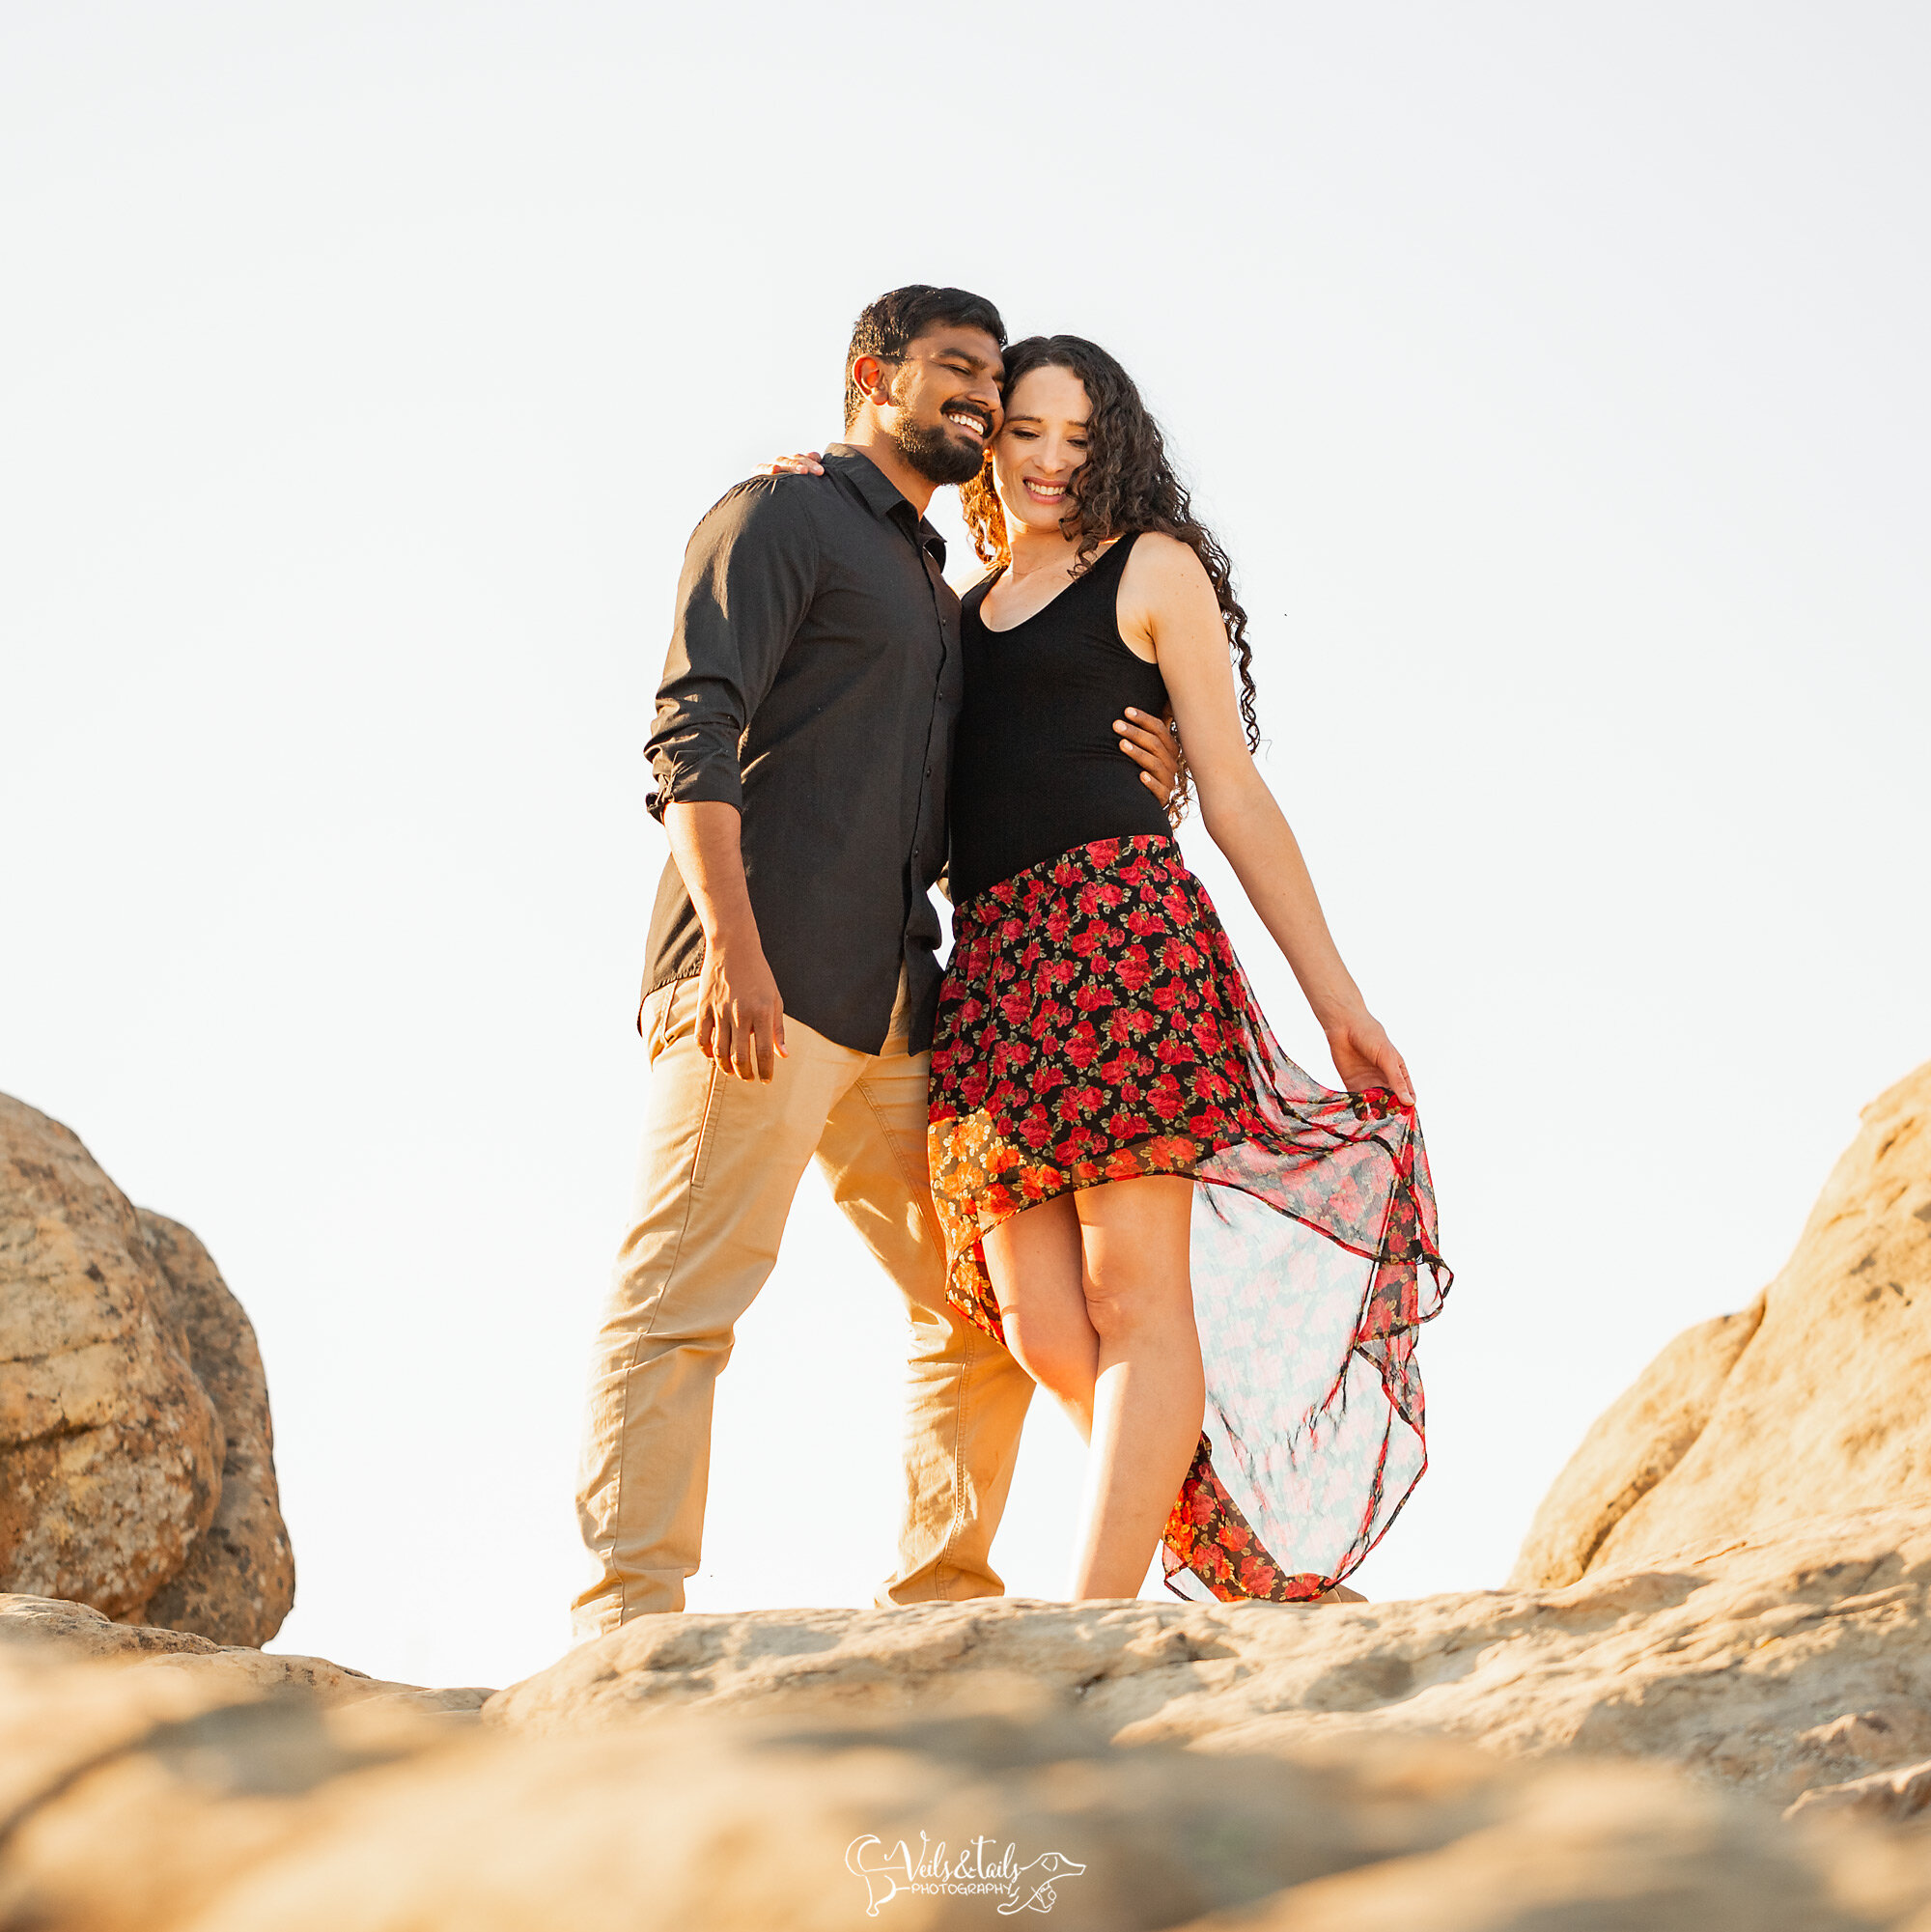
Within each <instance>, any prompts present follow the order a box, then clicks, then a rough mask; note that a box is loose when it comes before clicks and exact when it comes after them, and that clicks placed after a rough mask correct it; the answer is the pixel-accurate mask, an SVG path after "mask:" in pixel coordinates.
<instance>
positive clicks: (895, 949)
mask: <svg viewBox="0 0 1931 1932" xmlns="http://www.w3.org/2000/svg"><path fill="white" fill-rule="evenodd" d="M825 468H826V474H825V475H823V476H775V477H772V476H757V477H752V478H750V479H749V480H748V481H747V482H744V483H741V484H739V485H738V487H737V488H736V489H735V490H732V491H731V492H730V494H729V495H727V496H726V497H725V498H724V499H723V501H722V502H720V503H719V504H718V505H717V506H716V508H715V509H714V510H713V511H712V512H711V514H710V515H709V516H708V517H706V518H705V519H704V520H703V522H701V523H700V524H699V525H698V526H697V529H696V531H695V532H694V533H693V535H692V537H691V540H690V546H689V547H688V549H686V552H685V559H684V575H683V578H682V580H681V581H680V582H679V584H678V592H677V623H676V628H675V630H673V632H672V635H671V644H670V653H669V656H668V657H667V658H666V659H665V662H664V675H663V683H662V685H661V686H660V687H659V688H658V707H657V719H656V724H655V728H654V729H653V731H652V733H651V741H650V747H649V756H650V760H651V767H652V771H653V773H654V775H655V777H656V780H657V784H656V789H655V790H654V791H653V793H652V795H651V810H652V812H653V813H654V814H656V816H657V817H658V818H659V819H661V818H662V816H663V810H664V807H665V806H666V805H670V804H686V803H690V802H694V801H698V800H703V799H716V800H721V801H722V802H724V803H726V804H732V805H736V806H738V807H739V809H740V810H741V812H742V816H743V826H742V849H743V854H744V877H745V880H746V882H748V884H749V886H750V893H751V909H752V910H753V911H754V912H755V913H756V915H757V920H758V933H759V937H760V938H762V939H763V941H764V948H765V957H766V958H767V959H768V960H769V961H770V967H771V971H772V973H773V974H774V975H775V977H776V979H777V983H778V991H779V993H780V994H782V995H783V997H784V1004H785V1011H786V1013H788V1014H792V1015H795V1016H796V1017H797V1018H798V1019H799V1020H801V1021H803V1022H804V1023H805V1024H806V1025H807V1026H811V1027H814V1028H815V1029H816V1030H817V1031H819V1032H820V1033H823V1034H824V1035H825V1036H826V1038H827V1039H830V1040H835V1041H836V1042H837V1043H838V1044H839V1045H840V1046H842V1047H850V1048H853V1049H854V1050H856V1051H859V1052H864V1053H875V1052H877V1051H878V1050H879V1049H880V1048H881V1047H882V1045H883V1044H884V1038H885V1031H886V1028H887V1027H888V1026H889V1024H890V1022H891V1014H892V1004H893V1001H894V999H895V998H896V996H897V993H898V982H899V969H900V966H901V965H902V964H903V966H904V967H905V969H906V972H907V973H908V975H909V985H910V997H911V1006H912V1030H911V1050H912V1051H913V1052H923V1051H924V1050H925V1049H926V1048H927V1047H929V1046H930V1045H931V1044H932V1021H933V1012H934V1009H935V1007H936V1006H937V1004H938V979H939V972H938V941H939V924H938V913H937V911H936V910H934V908H933V905H932V901H931V899H930V897H929V896H928V892H929V888H930V886H931V885H932V883H933V882H934V881H935V880H936V879H937V878H938V876H939V874H940V873H941V872H942V871H943V870H944V869H945V857H946V826H945V790H946V784H947V780H948V777H949V775H950V769H951V762H952V732H953V726H954V723H955V722H956V720H957V718H958V714H959V703H960V696H961V691H962V686H963V677H962V671H961V656H960V647H959V600H958V599H957V598H956V597H954V595H953V594H952V591H951V590H950V588H949V587H948V586H947V584H946V582H945V579H944V577H943V576H942V575H941V574H940V572H941V570H942V569H943V567H944V563H945V543H944V540H943V539H942V538H941V537H940V536H939V534H938V531H937V530H935V529H934V528H933V527H932V525H931V524H930V523H928V522H927V521H926V520H925V519H924V518H922V517H920V516H918V514H917V513H916V512H915V511H914V510H913V509H912V507H911V505H910V503H909V502H907V501H906V499H905V497H904V496H902V495H901V494H900V493H899V491H898V490H896V489H895V488H894V487H893V486H892V485H891V484H890V483H889V482H887V481H886V479H885V477H884V475H883V473H882V471H881V470H880V469H879V468H878V467H877V466H876V465H875V464H874V463H873V462H871V461H870V460H869V459H868V458H867V457H865V456H863V455H861V454H860V453H859V452H858V451H857V450H855V449H852V448H850V447H848V446H846V445H843V444H836V443H834V444H833V445H832V446H831V448H830V449H829V450H827V451H826V457H825ZM703 964H704V936H703V933H702V932H701V930H700V929H699V927H698V923H697V913H696V910H695V909H694V908H693V907H692V905H691V903H690V895H689V894H688V893H687V892H686V890H685V886H684V880H683V878H682V876H681V875H680V874H679V872H678V869H677V863H676V861H675V860H674V859H673V860H672V861H671V862H670V863H669V864H668V865H666V866H665V868H664V874H663V879H662V882H661V883H660V884H659V885H658V900H657V908H656V910H655V912H654V913H653V915H652V918H651V937H650V964H649V967H648V969H647V971H646V974H645V978H644V991H645V993H646V994H650V993H653V992H655V991H656V990H657V989H658V987H660V986H665V985H667V984H668V983H669V982H670V981H672V980H675V979H687V978H689V977H690V976H691V975H693V974H694V973H696V972H698V971H699V970H700V969H701V968H702V966H703Z"/></svg>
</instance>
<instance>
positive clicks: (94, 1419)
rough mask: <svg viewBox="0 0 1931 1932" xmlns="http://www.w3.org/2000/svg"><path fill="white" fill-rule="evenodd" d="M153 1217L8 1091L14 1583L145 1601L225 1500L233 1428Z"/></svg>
mask: <svg viewBox="0 0 1931 1932" xmlns="http://www.w3.org/2000/svg"><path fill="white" fill-rule="evenodd" d="M167 1293H168V1291H167V1287H166V1284H165V1282H164V1280H163V1278H162V1274H161V1270H160V1266H159V1264H158V1263H157V1262H156V1261H155V1259H154V1252H153V1250H152V1249H151V1248H150V1247H149V1246H148V1241H147V1237H146V1235H145V1234H143V1232H142V1230H141V1224H140V1221H139V1220H138V1219H137V1218H136V1217H135V1214H134V1210H133V1209H132V1207H130V1206H129V1205H128V1203H127V1201H126V1197H125V1196H124V1195H123V1194H122V1193H121V1191H120V1190H119V1189H118V1188H116V1187H115V1186H114V1184H113V1183H112V1182H111V1181H110V1180H108V1178H107V1176H106V1175H105V1174H103V1173H102V1172H101V1171H100V1169H99V1168H98V1166H97V1165H96V1164H95V1162H94V1161H93V1159H92V1158H91V1157H90V1156H89V1154H88V1152H87V1149H86V1148H84V1147H83V1146H82V1145H81V1144H80V1142H79V1140H78V1139H77V1138H76V1137H75V1136H74V1135H73V1134H70V1133H69V1131H68V1130H67V1129H66V1128H64V1127H62V1126H61V1125H60V1124H59V1123H58V1122H56V1121H51V1120H49V1119H47V1118H46V1116H45V1115H44V1114H41V1113H37V1112H35V1111H34V1109H33V1108H32V1107H30V1106H22V1105H21V1104H20V1103H19V1102H18V1101H15V1100H10V1099H7V1098H5V1097H0V1588H5V1589H9V1590H18V1591H26V1592H30V1593H32V1594H34V1595H38V1596H46V1597H67V1598H73V1599H76V1600H78V1601H80V1602H83V1603H90V1604H94V1605H96V1606H97V1607H98V1608H99V1609H101V1610H105V1611H107V1612H108V1614H109V1615H112V1616H120V1615H125V1614H127V1613H129V1612H134V1611H138V1610H140V1609H141V1608H142V1606H143V1605H145V1604H146V1603H147V1601H148V1599H149V1598H150V1597H152V1596H153V1595H154V1592H155V1591H156V1590H158V1589H159V1588H160V1587H161V1586H162V1584H164V1583H166V1582H168V1581H169V1580H170V1579H171V1578H173V1577H175V1576H177V1575H179V1574H180V1572H181V1571H182V1568H183V1567H184V1566H185V1564H186V1562H187V1558H188V1552H189V1551H190V1550H191V1549H192V1548H193V1546H194V1542H195V1539H196V1538H197V1537H198V1536H199V1535H200V1534H201V1533H202V1531H203V1530H205V1529H206V1528H207V1527H208V1526H209V1524H210V1522H212V1521H213V1518H214V1510H215V1505H216V1503H217V1501H218V1500H219V1498H220V1493H221V1438H220V1423H219V1420H218V1418H217V1417H216V1415H215V1414H214V1408H213V1405H212V1404H211V1403H210V1401H209V1398H208V1394H207V1391H206V1390H205V1389H204V1388H203V1387H202V1386H201V1384H200V1383H199V1382H198V1381H197V1380H196V1379H195V1376H194V1372H193V1370H192V1369H191V1368H190V1367H189V1365H188V1361H187V1356H186V1353H185V1347H184V1341H183V1338H182V1335H181V1333H180V1331H179V1330H177V1329H176V1328H175V1327H174V1325H173V1324H172V1322H171V1321H170V1320H169V1319H168V1315H167V1313H166V1300H167Z"/></svg>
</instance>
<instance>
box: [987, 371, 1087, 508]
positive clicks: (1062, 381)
mask: <svg viewBox="0 0 1931 1932" xmlns="http://www.w3.org/2000/svg"><path fill="white" fill-rule="evenodd" d="M1092 413H1093V407H1092V405H1091V403H1089V402H1088V400H1087V397H1086V385H1085V384H1084V383H1083V382H1081V381H1080V379H1079V378H1078V377H1077V376H1076V375H1074V373H1073V372H1072V370H1070V369H1050V368H1049V369H1028V370H1027V371H1026V373H1025V374H1024V375H1023V376H1021V378H1020V379H1019V380H1018V381H1017V382H1015V383H1014V384H1013V386H1012V388H1011V390H1010V391H1008V393H1007V396H1006V413H1005V420H1004V422H1003V423H1002V424H1001V425H1000V427H999V433H998V434H997V435H996V436H995V437H993V489H994V490H996V491H997V492H998V498H999V507H1000V509H1002V510H1003V511H1004V512H1005V513H1006V523H1007V526H1008V527H1009V528H1010V527H1012V526H1014V525H1017V524H1021V523H1022V524H1024V525H1025V526H1026V528H1027V529H1030V530H1038V531H1040V532H1041V533H1042V534H1044V533H1046V532H1049V531H1050V532H1055V533H1056V532H1057V531H1058V529H1059V519H1060V518H1062V517H1064V516H1065V515H1066V508H1067V506H1066V490H1067V485H1068V483H1069V482H1070V481H1071V479H1072V476H1073V472H1074V471H1075V470H1076V469H1077V468H1078V467H1079V465H1080V464H1081V463H1082V462H1085V461H1086V420H1087V418H1088V417H1089V416H1090V415H1091V414H1092Z"/></svg>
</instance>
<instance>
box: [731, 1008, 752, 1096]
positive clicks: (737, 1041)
mask: <svg viewBox="0 0 1931 1932" xmlns="http://www.w3.org/2000/svg"><path fill="white" fill-rule="evenodd" d="M731 1021H732V1027H731V1064H732V1065H733V1067H735V1068H736V1069H737V1074H738V1078H740V1079H741V1080H754V1079H756V1078H758V1032H757V1027H756V1026H755V1025H754V1024H753V1023H752V1022H751V1021H750V1020H748V1019H747V1018H746V1017H745V1016H744V1015H743V1014H742V1013H734V1014H733V1015H732V1016H731Z"/></svg>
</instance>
